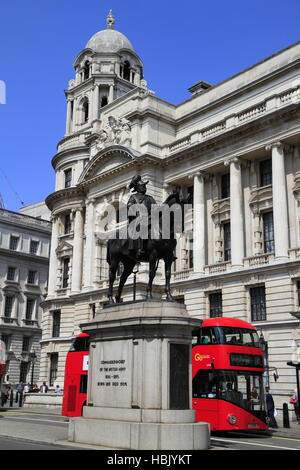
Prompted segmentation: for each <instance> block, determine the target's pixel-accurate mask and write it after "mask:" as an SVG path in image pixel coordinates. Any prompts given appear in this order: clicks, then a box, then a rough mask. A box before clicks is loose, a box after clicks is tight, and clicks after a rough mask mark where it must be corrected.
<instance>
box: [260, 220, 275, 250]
mask: <svg viewBox="0 0 300 470" xmlns="http://www.w3.org/2000/svg"><path fill="white" fill-rule="evenodd" d="M262 219H263V236H264V253H271V252H273V251H275V241H274V223H273V212H266V213H264V214H263V216H262Z"/></svg>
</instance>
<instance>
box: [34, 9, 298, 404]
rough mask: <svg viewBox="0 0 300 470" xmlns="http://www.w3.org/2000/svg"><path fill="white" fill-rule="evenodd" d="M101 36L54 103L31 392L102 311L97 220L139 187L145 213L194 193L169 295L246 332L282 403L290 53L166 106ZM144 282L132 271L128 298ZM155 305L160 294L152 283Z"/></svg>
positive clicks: (292, 315) (289, 244)
mask: <svg viewBox="0 0 300 470" xmlns="http://www.w3.org/2000/svg"><path fill="white" fill-rule="evenodd" d="M113 27H114V19H113V17H112V15H109V17H108V22H107V29H106V30H103V31H100V32H98V33H96V34H95V35H94V36H93V37H92V38H91V39H90V40H89V42H88V43H87V45H86V48H85V49H84V50H83V51H82V52H81V53H80V54H79V56H78V57H77V58H76V60H75V62H74V68H75V79H73V80H71V81H70V83H69V88H68V90H66V92H65V93H66V98H67V124H66V133H65V136H64V137H63V139H62V140H61V141H60V142H59V143H58V149H57V154H56V155H55V156H54V158H53V160H52V165H53V168H54V170H55V173H56V191H55V192H54V193H52V194H51V195H49V196H48V198H47V201H46V202H47V205H48V207H49V209H50V210H51V211H52V216H53V231H52V242H51V246H52V247H51V258H50V274H49V290H48V296H47V299H46V301H45V302H44V304H43V306H44V317H43V318H44V319H43V340H42V365H41V380H49V377H50V375H51V374H52V377H53V376H55V377H56V378H57V380H59V381H60V382H62V380H63V375H64V362H65V357H66V353H67V350H68V347H69V344H70V340H71V337H72V336H73V335H74V334H76V333H78V332H79V325H80V323H82V322H86V321H87V320H89V319H91V318H92V317H93V314H94V312H95V310H98V309H99V308H101V306H102V304H103V303H104V302H105V300H106V294H107V264H106V260H105V258H106V246H105V245H106V242H105V240H103V237H102V234H101V223H100V222H101V218H102V217H103V214H104V213H105V211H106V208H107V206H108V205H109V204H110V205H111V204H112V205H114V206H115V207H120V205H122V204H126V203H127V200H128V198H129V195H130V191H129V190H128V189H127V185H128V182H129V181H130V180H131V178H132V177H133V175H135V174H141V175H142V177H143V179H145V180H148V181H149V184H148V186H147V188H148V193H149V194H151V195H152V196H153V197H154V198H155V199H156V201H157V202H158V203H161V202H163V201H164V200H165V198H166V197H167V196H168V194H170V192H172V191H173V189H174V188H179V190H180V192H181V194H182V195H183V196H184V195H187V194H188V193H192V194H193V206H194V209H193V210H190V211H189V212H188V213H187V214H186V217H185V223H184V232H183V234H182V236H181V238H180V239H179V240H178V244H177V260H176V264H175V266H174V271H173V274H172V281H173V283H172V286H173V294H174V295H175V297H176V298H178V300H180V301H184V303H185V305H186V307H187V309H188V312H189V313H190V315H191V316H195V317H199V318H205V317H209V316H218V315H223V316H229V317H236V318H241V319H244V320H246V321H250V322H252V323H253V324H254V325H255V326H256V327H257V328H258V330H259V333H260V334H262V335H263V337H264V339H265V342H266V348H267V352H268V356H267V357H268V364H269V368H270V370H269V374H268V377H267V378H266V380H267V381H269V383H270V385H271V388H272V392H273V393H274V395H275V396H276V397H277V398H276V399H277V400H278V401H279V402H280V403H281V402H282V401H286V400H287V397H288V396H289V395H290V394H291V392H292V390H293V389H294V387H295V371H294V370H293V368H291V367H290V368H289V367H288V366H287V365H286V362H287V361H289V360H291V356H292V355H293V354H296V352H297V348H298V344H299V342H300V330H299V319H298V316H299V305H300V300H299V299H300V296H299V289H300V225H299V224H300V210H299V200H300V196H299V195H300V121H299V116H300V106H299V104H300V43H296V44H293V45H291V46H290V47H288V48H287V49H285V50H282V51H280V52H278V53H276V54H275V55H273V56H271V57H269V58H267V59H265V60H264V61H262V62H260V63H258V64H256V65H254V66H252V67H250V68H249V69H247V70H244V71H242V72H240V73H238V74H237V75H235V76H233V77H230V78H228V79H227V80H225V81H223V82H221V83H219V84H217V85H214V86H211V85H210V84H208V83H207V82H204V81H200V82H198V83H196V84H195V85H194V86H192V87H191V88H190V89H189V91H190V92H191V97H190V98H189V99H187V100H186V101H184V102H182V103H180V104H178V105H174V104H171V103H168V102H166V101H163V100H161V99H160V98H158V97H157V96H156V95H155V93H154V92H152V91H151V90H149V89H148V88H147V82H146V81H145V80H144V79H143V75H142V62H141V60H140V59H139V57H138V56H137V55H136V53H135V52H134V50H133V47H132V45H131V43H130V42H129V41H128V39H127V38H126V37H125V36H124V35H123V34H121V33H119V32H118V31H116V30H115V29H114V28H113ZM120 223H121V222H120V221H119V220H116V226H118V225H120ZM111 228H112V227H111V226H107V227H105V230H106V231H107V233H109V231H110V229H111ZM132 282H133V280H132V278H131V279H130V280H129V282H128V284H127V287H126V288H125V290H124V295H123V297H124V300H126V299H127V300H129V299H131V298H132ZM146 282H147V266H144V265H142V266H141V268H140V270H139V272H138V274H137V296H139V297H140V298H141V297H142V296H143V295H144V293H145V285H146ZM155 292H156V294H157V295H161V293H163V271H161V272H160V273H159V275H158V276H157V278H156V280H155ZM56 324H59V328H58V330H56V332H55V335H53V329H55V328H54V327H55V325H56ZM274 373H276V374H278V375H279V378H278V380H277V381H276V382H275V381H274V375H273V374H274Z"/></svg>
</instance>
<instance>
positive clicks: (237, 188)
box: [225, 157, 244, 267]
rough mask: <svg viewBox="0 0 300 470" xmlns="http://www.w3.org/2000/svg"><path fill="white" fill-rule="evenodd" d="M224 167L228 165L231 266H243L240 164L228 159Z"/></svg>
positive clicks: (237, 159)
mask: <svg viewBox="0 0 300 470" xmlns="http://www.w3.org/2000/svg"><path fill="white" fill-rule="evenodd" d="M225 165H226V166H227V165H230V228H231V232H230V236H231V265H232V266H233V267H238V266H242V265H243V258H244V213H243V193H242V171H241V162H240V159H239V158H237V157H234V158H231V159H228V160H227V161H226V162H225Z"/></svg>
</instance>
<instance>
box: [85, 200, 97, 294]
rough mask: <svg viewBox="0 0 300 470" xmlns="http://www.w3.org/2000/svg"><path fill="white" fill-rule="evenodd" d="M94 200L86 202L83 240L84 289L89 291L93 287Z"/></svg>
mask: <svg viewBox="0 0 300 470" xmlns="http://www.w3.org/2000/svg"><path fill="white" fill-rule="evenodd" d="M94 202H95V200H94V199H88V200H87V201H86V215H85V226H86V238H85V255H84V274H85V276H84V289H85V290H89V289H91V288H92V285H93V266H94V260H93V253H94V244H95V236H94Z"/></svg>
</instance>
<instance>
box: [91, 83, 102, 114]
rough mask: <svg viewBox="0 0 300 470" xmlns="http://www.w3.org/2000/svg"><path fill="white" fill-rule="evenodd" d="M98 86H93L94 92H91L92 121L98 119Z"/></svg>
mask: <svg viewBox="0 0 300 470" xmlns="http://www.w3.org/2000/svg"><path fill="white" fill-rule="evenodd" d="M99 92H100V90H99V85H95V88H94V92H93V116H92V120H93V121H94V120H95V119H98V112H99Z"/></svg>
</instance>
